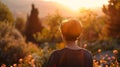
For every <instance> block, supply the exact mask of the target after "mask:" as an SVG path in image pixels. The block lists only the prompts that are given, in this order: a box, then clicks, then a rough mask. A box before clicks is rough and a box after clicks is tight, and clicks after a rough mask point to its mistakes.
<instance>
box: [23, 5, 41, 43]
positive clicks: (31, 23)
mask: <svg viewBox="0 0 120 67" xmlns="http://www.w3.org/2000/svg"><path fill="white" fill-rule="evenodd" d="M38 16H39V13H38V9H37V8H35V7H34V5H32V10H31V14H30V16H28V17H27V23H26V29H25V35H26V40H27V41H31V42H34V43H37V41H36V40H35V38H34V36H33V35H34V34H36V33H38V32H41V31H42V29H43V26H42V24H41V20H40V19H39V17H38Z"/></svg>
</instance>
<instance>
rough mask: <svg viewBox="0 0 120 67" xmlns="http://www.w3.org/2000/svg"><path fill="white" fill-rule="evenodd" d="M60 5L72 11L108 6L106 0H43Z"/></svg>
mask: <svg viewBox="0 0 120 67" xmlns="http://www.w3.org/2000/svg"><path fill="white" fill-rule="evenodd" d="M44 1H53V2H58V3H61V4H63V5H65V6H67V7H69V8H71V9H72V10H79V9H80V8H94V7H102V5H103V4H108V0H44Z"/></svg>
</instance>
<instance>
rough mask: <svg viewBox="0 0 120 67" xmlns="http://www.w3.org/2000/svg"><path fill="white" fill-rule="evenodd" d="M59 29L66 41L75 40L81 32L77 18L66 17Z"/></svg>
mask: <svg viewBox="0 0 120 67" xmlns="http://www.w3.org/2000/svg"><path fill="white" fill-rule="evenodd" d="M60 29H61V33H62V35H63V38H64V39H65V40H66V41H75V40H77V38H78V37H79V36H80V34H81V32H82V25H81V23H80V21H78V20H75V19H67V20H64V21H63V22H62V24H61V26H60Z"/></svg>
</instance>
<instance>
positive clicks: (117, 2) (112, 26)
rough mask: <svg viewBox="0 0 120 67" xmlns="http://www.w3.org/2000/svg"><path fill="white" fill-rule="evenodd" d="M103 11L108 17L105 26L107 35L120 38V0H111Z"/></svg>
mask: <svg viewBox="0 0 120 67" xmlns="http://www.w3.org/2000/svg"><path fill="white" fill-rule="evenodd" d="M103 12H104V13H105V14H106V16H107V19H108V21H107V22H106V25H105V27H104V31H105V32H106V35H107V36H110V37H114V38H120V29H119V27H120V0H109V4H108V5H107V6H105V5H104V6H103Z"/></svg>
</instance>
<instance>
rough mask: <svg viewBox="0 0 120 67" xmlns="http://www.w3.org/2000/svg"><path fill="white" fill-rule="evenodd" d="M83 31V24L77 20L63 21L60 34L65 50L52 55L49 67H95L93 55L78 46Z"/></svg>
mask: <svg viewBox="0 0 120 67" xmlns="http://www.w3.org/2000/svg"><path fill="white" fill-rule="evenodd" d="M82 30H83V29H82V24H81V22H80V21H78V20H76V19H66V20H64V21H62V23H61V25H60V32H61V37H62V40H63V41H64V43H65V48H63V49H61V50H56V51H54V52H53V53H52V54H51V56H50V58H49V60H48V63H47V67H93V59H92V55H91V53H90V52H89V51H88V50H86V49H83V48H81V47H79V46H78V44H77V39H79V37H80V34H81V32H82Z"/></svg>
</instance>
